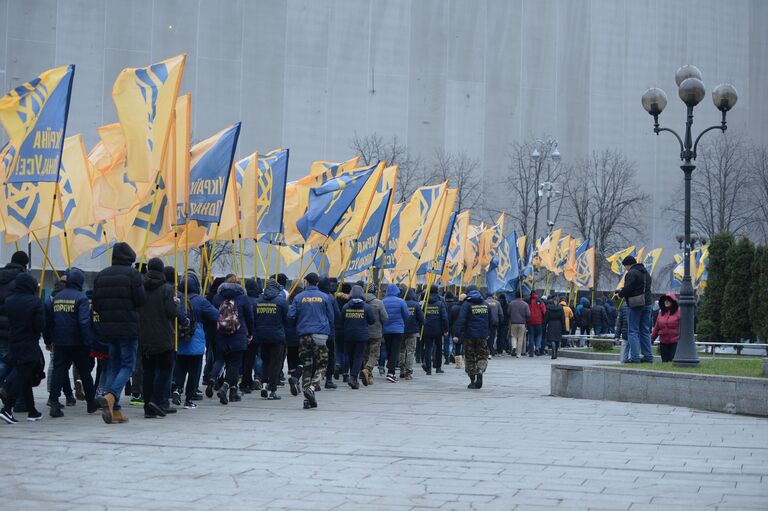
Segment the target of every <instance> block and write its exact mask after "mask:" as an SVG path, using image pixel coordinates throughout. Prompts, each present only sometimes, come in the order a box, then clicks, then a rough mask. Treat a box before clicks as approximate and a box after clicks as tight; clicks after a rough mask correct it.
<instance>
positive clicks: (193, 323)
mask: <svg viewBox="0 0 768 511" xmlns="http://www.w3.org/2000/svg"><path fill="white" fill-rule="evenodd" d="M184 308H185V309H186V311H187V319H188V320H189V324H188V325H187V326H179V340H180V341H184V342H189V341H190V340H192V336H194V335H195V329H196V328H197V318H196V317H195V310H194V309H193V308H192V302H190V301H189V299H187V300H184Z"/></svg>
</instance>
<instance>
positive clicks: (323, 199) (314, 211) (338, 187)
mask: <svg viewBox="0 0 768 511" xmlns="http://www.w3.org/2000/svg"><path fill="white" fill-rule="evenodd" d="M373 171H374V167H369V168H363V169H360V170H356V171H354V172H351V173H346V174H342V175H340V176H338V177H335V178H333V179H330V180H328V181H327V182H326V183H324V184H322V185H320V186H318V187H314V188H311V189H310V191H309V202H308V203H309V206H308V207H307V212H306V213H305V214H304V216H302V217H301V218H299V220H298V221H297V222H296V228H297V229H298V230H299V232H300V233H301V235H302V237H303V238H304V239H305V240H307V239H309V236H310V234H311V233H312V231H315V232H317V233H319V234H321V235H323V236H328V235H330V233H331V232H332V231H333V229H334V227H336V225H337V224H338V223H339V221H340V220H341V218H342V216H343V215H344V212H345V211H347V209H348V208H349V206H350V205H351V204H352V202H353V201H354V200H355V198H356V197H357V194H358V193H360V190H362V188H363V186H365V184H366V183H367V182H368V178H369V177H371V175H372V174H373Z"/></svg>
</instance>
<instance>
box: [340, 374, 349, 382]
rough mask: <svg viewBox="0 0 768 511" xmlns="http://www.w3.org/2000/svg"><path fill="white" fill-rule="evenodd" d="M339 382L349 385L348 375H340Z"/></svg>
mask: <svg viewBox="0 0 768 511" xmlns="http://www.w3.org/2000/svg"><path fill="white" fill-rule="evenodd" d="M341 381H343V382H344V383H349V375H348V374H345V375H342V378H341Z"/></svg>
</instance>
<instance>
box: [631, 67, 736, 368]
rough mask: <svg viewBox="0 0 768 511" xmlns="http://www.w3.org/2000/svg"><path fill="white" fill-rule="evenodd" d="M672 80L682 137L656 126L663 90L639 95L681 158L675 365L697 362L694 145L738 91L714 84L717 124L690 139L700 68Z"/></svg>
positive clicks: (700, 85) (689, 69)
mask: <svg viewBox="0 0 768 511" xmlns="http://www.w3.org/2000/svg"><path fill="white" fill-rule="evenodd" d="M675 83H677V87H678V90H677V94H678V96H680V99H681V100H682V101H683V103H685V105H686V107H687V110H688V115H687V119H686V121H685V134H684V136H683V138H681V137H680V135H678V134H677V132H675V131H674V130H671V129H669V128H662V127H660V126H659V115H661V112H663V111H664V107H666V106H667V95H666V94H665V93H664V91H663V90H661V89H659V88H657V87H652V88H650V89H648V90H647V91H645V94H643V97H642V104H643V108H644V109H645V111H646V112H648V113H649V114H650V115H652V116H653V132H654V133H656V135H658V134H659V133H661V132H662V131H667V132H669V133H672V134H673V135H674V136H675V138H676V139H677V141H678V142H679V143H680V160H681V161H682V162H683V163H682V165H680V168H681V169H682V171H683V174H684V176H685V234H684V236H683V237H684V239H683V242H684V245H683V248H684V255H683V282H682V285H681V286H680V296H679V301H678V305H679V307H680V340H679V341H678V344H677V351H676V352H675V358H674V360H673V362H674V364H675V365H680V366H696V365H698V364H699V355H698V352H697V351H696V339H695V336H694V308H695V307H696V297H695V295H694V291H693V283H692V280H691V248H692V242H691V177H692V174H693V170H694V169H695V168H696V165H694V164H693V162H694V161H695V160H696V149H697V148H698V145H699V140H701V137H702V135H704V134H705V133H707V132H708V131H712V130H720V131H722V132H725V130H726V129H727V125H726V122H725V115H726V114H727V113H728V111H729V110H730V109H731V108H733V107H734V105H736V101H737V100H738V92H736V88H735V87H734V86H733V85H731V84H729V83H723V84H720V85H718V86H717V87H715V89H714V90H713V91H712V102H713V103H714V104H715V107H716V108H717V109H718V110H720V112H721V113H722V120H721V121H720V124H718V125H714V126H710V127H709V128H707V129H705V130H704V131H702V132H701V133H699V136H697V137H696V140H695V141H693V138H692V135H691V127H692V126H693V107H695V106H696V105H698V104H699V103H700V102H701V100H702V99H704V96H705V94H706V92H705V89H704V83H703V82H702V81H701V71H699V69H698V68H697V67H696V66H691V65H687V66H683V67H681V68H680V69H678V70H677V72H676V73H675Z"/></svg>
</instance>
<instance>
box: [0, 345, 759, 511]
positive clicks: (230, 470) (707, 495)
mask: <svg viewBox="0 0 768 511" xmlns="http://www.w3.org/2000/svg"><path fill="white" fill-rule="evenodd" d="M583 363H588V362H586V361H585V362H583ZM549 365H550V360H549V359H546V358H544V357H542V358H536V359H525V358H524V359H520V360H516V359H511V358H509V357H502V358H495V359H494V360H492V361H490V364H489V369H488V372H487V374H486V383H485V386H484V388H483V389H482V390H479V391H469V390H467V389H466V383H467V380H466V377H465V375H464V373H463V371H461V370H457V369H455V368H452V367H451V368H447V369H446V373H445V374H443V375H433V376H429V377H428V376H425V375H424V374H423V373H422V374H416V378H415V379H414V380H413V381H410V382H406V381H400V382H399V383H397V384H391V383H387V382H385V381H384V379H383V378H380V377H377V378H376V383H375V385H374V386H373V387H368V388H363V389H361V390H358V391H353V390H351V389H349V388H348V387H344V388H342V386H341V385H340V386H339V390H336V391H327V390H324V391H322V392H320V393H319V394H318V398H319V403H320V406H319V408H318V409H316V410H309V411H305V410H302V409H301V399H300V398H294V397H291V396H290V394H289V393H288V391H287V389H285V391H284V392H283V399H282V400H281V401H264V400H261V398H259V397H257V395H256V394H251V395H250V396H246V397H245V398H244V400H243V401H242V402H241V403H236V404H230V405H228V406H222V405H220V404H219V403H218V402H217V401H215V400H205V401H204V402H202V404H201V406H200V407H199V408H198V409H197V410H180V411H179V413H178V414H176V415H175V416H170V417H167V418H165V419H154V420H147V419H144V418H143V417H142V414H141V410H140V409H138V408H132V407H125V408H126V409H127V414H128V416H129V417H130V419H131V421H130V423H128V424H125V425H112V426H107V425H105V424H104V423H103V422H102V421H101V418H100V417H99V416H98V415H96V416H88V415H86V413H85V407H84V404H83V403H80V404H78V406H77V407H76V408H75V409H73V408H67V409H66V410H65V413H66V416H65V417H64V418H61V419H51V418H49V417H48V416H47V415H46V416H45V417H44V419H43V420H42V421H40V422H37V423H27V422H26V421H24V420H23V419H24V418H25V416H24V414H20V415H21V417H19V418H21V419H22V421H21V422H20V423H19V424H17V425H13V426H5V425H0V451H2V452H3V453H4V456H3V457H4V462H3V464H2V468H0V475H2V477H0V495H2V503H3V505H2V506H1V507H0V509H3V510H4V511H12V510H25V511H27V510H37V509H41V510H42V509H45V510H58V509H77V510H78V511H90V510H106V509H110V510H111V509H116V510H120V509H125V510H128V509H163V510H176V509H178V510H190V509H221V510H230V509H248V510H249V511H250V510H253V509H259V510H262V509H263V510H271V509H290V510H305V509H306V510H338V511H343V510H355V511H359V510H365V511H368V510H385V511H399V510H403V511H405V510H414V511H415V510H427V509H441V510H482V511H485V510H503V511H509V510H513V509H608V510H632V511H635V510H638V511H639V510H657V509H670V510H699V509H732V510H746V509H763V510H765V509H768V421H766V420H765V419H761V418H755V417H743V416H734V415H725V414H718V413H711V412H700V411H695V410H690V409H686V408H675V407H671V406H662V405H643V404H633V403H614V402H602V401H586V400H571V399H565V398H556V397H550V396H549V395H548V394H549ZM43 388H44V387H41V388H39V389H38V391H41V390H43ZM38 397H39V398H40V399H43V395H42V392H38Z"/></svg>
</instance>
